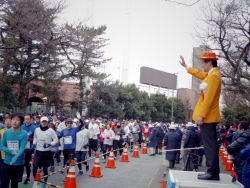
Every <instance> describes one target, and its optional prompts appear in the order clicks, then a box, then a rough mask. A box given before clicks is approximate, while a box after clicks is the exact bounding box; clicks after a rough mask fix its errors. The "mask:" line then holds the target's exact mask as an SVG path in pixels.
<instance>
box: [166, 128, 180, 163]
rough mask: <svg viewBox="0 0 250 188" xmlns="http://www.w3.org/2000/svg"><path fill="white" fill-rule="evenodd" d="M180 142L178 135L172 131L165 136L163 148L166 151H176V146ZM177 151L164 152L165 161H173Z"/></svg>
mask: <svg viewBox="0 0 250 188" xmlns="http://www.w3.org/2000/svg"><path fill="white" fill-rule="evenodd" d="M180 142H181V139H180V137H179V135H178V134H177V133H176V132H175V131H174V130H172V129H169V132H167V133H166V134H165V137H164V146H166V150H171V149H178V145H179V143H180ZM176 154H177V151H166V160H175V159H176Z"/></svg>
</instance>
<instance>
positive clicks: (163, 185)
mask: <svg viewBox="0 0 250 188" xmlns="http://www.w3.org/2000/svg"><path fill="white" fill-rule="evenodd" d="M167 184H168V181H167V180H163V182H162V188H167Z"/></svg>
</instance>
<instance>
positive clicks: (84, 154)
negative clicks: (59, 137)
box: [76, 151, 88, 170]
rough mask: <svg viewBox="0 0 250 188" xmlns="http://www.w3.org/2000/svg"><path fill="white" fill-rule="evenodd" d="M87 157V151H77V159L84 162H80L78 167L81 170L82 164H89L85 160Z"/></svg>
mask: <svg viewBox="0 0 250 188" xmlns="http://www.w3.org/2000/svg"><path fill="white" fill-rule="evenodd" d="M86 157H87V151H76V159H77V162H78V163H79V162H82V163H79V164H78V168H79V170H82V164H85V165H88V163H87V162H83V161H85V160H86Z"/></svg>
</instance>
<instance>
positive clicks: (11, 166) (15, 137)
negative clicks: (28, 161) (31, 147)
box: [0, 113, 28, 188]
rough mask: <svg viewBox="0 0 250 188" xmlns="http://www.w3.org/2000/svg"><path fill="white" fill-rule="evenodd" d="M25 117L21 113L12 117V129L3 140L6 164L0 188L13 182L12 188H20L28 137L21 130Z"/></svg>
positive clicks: (5, 134) (6, 132)
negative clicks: (19, 183) (19, 181)
mask: <svg viewBox="0 0 250 188" xmlns="http://www.w3.org/2000/svg"><path fill="white" fill-rule="evenodd" d="M23 120H24V118H23V116H22V115H21V114H19V113H17V114H13V115H12V116H11V123H12V128H11V129H8V130H6V131H5V132H4V134H3V138H2V143H1V145H2V150H3V152H5V157H4V162H3V164H2V168H1V185H0V188H6V187H8V186H9V184H10V181H11V188H18V180H19V178H20V177H21V176H22V173H23V167H24V163H25V154H24V150H25V146H26V144H27V139H28V135H27V133H26V132H25V131H24V130H22V129H21V128H20V126H21V124H22V123H23Z"/></svg>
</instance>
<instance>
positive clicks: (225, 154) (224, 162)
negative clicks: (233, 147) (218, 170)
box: [222, 150, 228, 165]
mask: <svg viewBox="0 0 250 188" xmlns="http://www.w3.org/2000/svg"><path fill="white" fill-rule="evenodd" d="M227 156H228V153H227V150H226V151H225V152H224V157H223V160H222V164H224V165H225V164H227Z"/></svg>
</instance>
